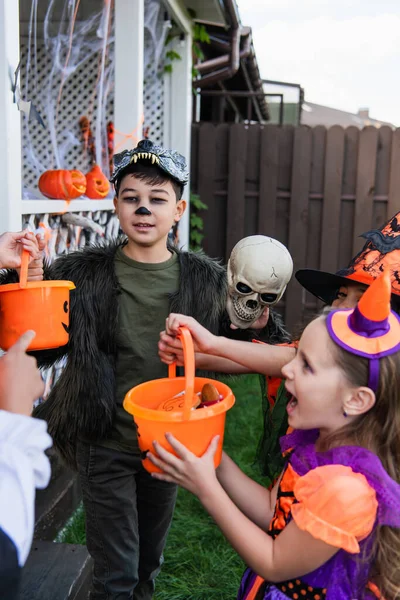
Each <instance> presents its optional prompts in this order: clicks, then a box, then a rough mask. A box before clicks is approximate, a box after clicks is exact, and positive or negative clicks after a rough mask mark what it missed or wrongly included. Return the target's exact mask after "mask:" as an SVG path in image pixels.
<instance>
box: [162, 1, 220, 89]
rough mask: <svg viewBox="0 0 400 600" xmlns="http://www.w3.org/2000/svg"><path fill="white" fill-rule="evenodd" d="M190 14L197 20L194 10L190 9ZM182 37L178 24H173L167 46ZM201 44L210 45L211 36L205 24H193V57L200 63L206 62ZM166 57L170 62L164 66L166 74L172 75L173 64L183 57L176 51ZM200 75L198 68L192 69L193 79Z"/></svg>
mask: <svg viewBox="0 0 400 600" xmlns="http://www.w3.org/2000/svg"><path fill="white" fill-rule="evenodd" d="M188 13H189V15H190V16H191V18H192V19H195V18H196V12H195V11H194V10H193V9H191V8H189V9H188ZM180 35H181V33H180V32H179V30H178V28H177V27H176V24H175V23H174V22H173V27H172V30H171V31H170V33H169V34H168V35H167V39H166V41H165V45H166V46H168V45H169V44H170V42H171V41H172V40H173V39H174V38H176V37H179V36H180ZM201 43H204V44H209V43H210V36H209V35H208V32H207V29H206V27H205V25H203V23H193V41H192V53H193V56H195V57H196V58H197V59H198V60H199V61H200V62H201V61H203V60H204V52H203V50H202V49H201V46H200V44H201ZM165 57H166V59H168V61H169V62H167V63H166V64H165V65H164V73H172V71H173V62H174V61H175V60H182V57H181V55H180V54H179V53H178V52H176V50H168V52H167V53H166V55H165ZM198 74H199V72H198V70H197V69H196V67H192V78H193V79H195V78H196V77H197V75H198Z"/></svg>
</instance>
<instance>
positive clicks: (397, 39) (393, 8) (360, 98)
mask: <svg viewBox="0 0 400 600" xmlns="http://www.w3.org/2000/svg"><path fill="white" fill-rule="evenodd" d="M237 3H238V6H239V13H240V18H241V22H242V25H247V26H250V27H251V28H252V31H253V42H254V47H255V51H256V56H257V62H258V66H259V69H260V73H261V77H262V78H263V79H272V80H278V81H287V82H292V83H299V84H300V85H301V86H302V87H303V88H304V91H305V100H306V101H308V102H315V103H316V104H324V105H326V106H330V107H332V108H338V109H341V110H345V111H348V112H353V113H357V111H358V109H360V108H369V115H370V117H372V118H373V119H379V120H381V121H387V122H390V123H393V124H394V125H396V126H400V0H237Z"/></svg>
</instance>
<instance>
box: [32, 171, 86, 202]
mask: <svg viewBox="0 0 400 600" xmlns="http://www.w3.org/2000/svg"><path fill="white" fill-rule="evenodd" d="M38 187H39V190H40V191H41V192H42V194H43V196H46V198H52V199H56V200H73V199H74V198H79V196H82V195H83V194H84V193H85V191H86V177H85V176H84V174H83V173H82V172H81V171H76V170H72V171H68V170H67V169H55V170H52V171H45V172H44V173H42V175H41V176H40V179H39V183H38Z"/></svg>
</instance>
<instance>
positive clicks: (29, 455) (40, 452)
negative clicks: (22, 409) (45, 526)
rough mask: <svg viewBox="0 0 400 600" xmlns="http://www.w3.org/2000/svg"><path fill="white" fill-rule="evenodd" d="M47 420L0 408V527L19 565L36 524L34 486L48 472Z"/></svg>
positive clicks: (44, 479) (43, 484) (41, 485)
mask: <svg viewBox="0 0 400 600" xmlns="http://www.w3.org/2000/svg"><path fill="white" fill-rule="evenodd" d="M51 445H52V440H51V437H50V436H49V434H48V433H47V423H46V422H45V421H42V420H40V419H33V418H32V417H26V416H23V415H16V414H13V413H9V412H7V411H4V410H0V527H1V528H2V529H3V531H4V532H5V533H6V534H7V535H8V537H9V538H10V539H11V540H12V541H13V542H14V545H15V547H16V548H17V552H18V561H19V564H20V566H21V567H22V566H23V565H24V564H25V561H26V559H27V557H28V554H29V550H30V547H31V544H32V538H33V531H34V526H35V488H39V489H42V488H45V487H46V486H47V485H48V483H49V481H50V475H51V469H50V461H49V459H48V457H47V456H46V454H45V452H44V451H45V450H47V448H50V447H51Z"/></svg>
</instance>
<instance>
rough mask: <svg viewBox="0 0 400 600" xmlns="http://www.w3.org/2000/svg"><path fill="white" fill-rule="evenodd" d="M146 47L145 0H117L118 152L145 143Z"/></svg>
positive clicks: (116, 86)
mask: <svg viewBox="0 0 400 600" xmlns="http://www.w3.org/2000/svg"><path fill="white" fill-rule="evenodd" d="M143 44H144V0H115V97H114V126H115V138H114V139H115V152H121V151H122V150H124V149H126V148H134V147H135V146H136V144H137V142H138V141H139V140H141V139H142V128H143V72H144V64H143V63H144V58H143ZM129 134H130V135H132V136H133V137H124V135H129Z"/></svg>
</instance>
